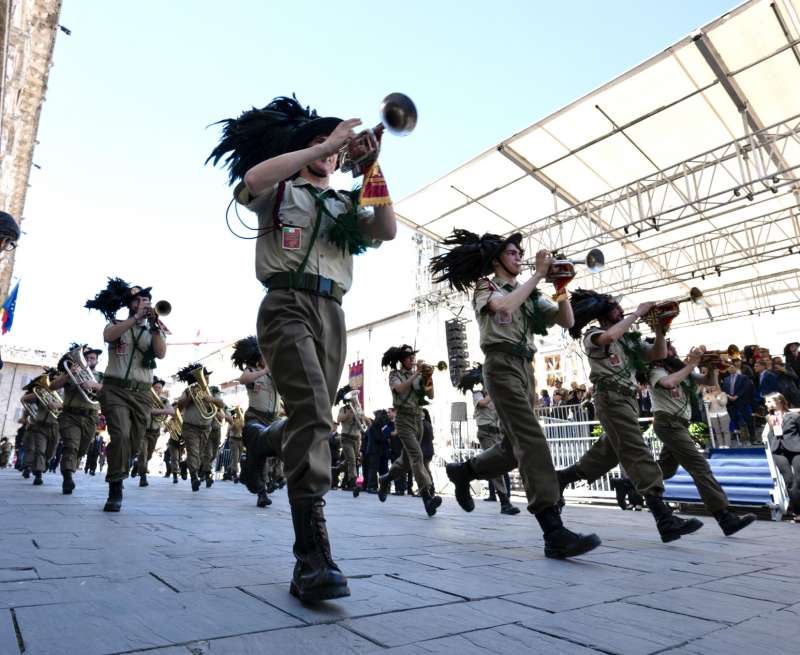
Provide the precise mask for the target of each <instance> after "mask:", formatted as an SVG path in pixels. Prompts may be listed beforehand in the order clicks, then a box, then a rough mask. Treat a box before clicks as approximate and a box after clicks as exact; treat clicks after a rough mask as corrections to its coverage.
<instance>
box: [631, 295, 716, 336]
mask: <svg viewBox="0 0 800 655" xmlns="http://www.w3.org/2000/svg"><path fill="white" fill-rule="evenodd" d="M685 302H691V303H693V304H695V305H698V306H699V307H705V305H706V301H705V300H704V299H703V292H702V291H700V289H698V288H697V287H692V288H691V289H689V297H688V298H681V299H680V300H665V301H663V302H660V303H657V304H656V305H655V307H653V309H651V310H650V311H649V312H648V314H647V316H644V317H643V320H644V322H645V323H647V325H649V326H650V329H651V330H653V331H655V329H656V328H655V326H656V324H660V325H661V327H662V328H663V330H664V332H667V331H668V330H669V328H670V325H671V324H672V321H673V320H675V317H676V316H678V314H680V313H681V307H680V306H681V303H685Z"/></svg>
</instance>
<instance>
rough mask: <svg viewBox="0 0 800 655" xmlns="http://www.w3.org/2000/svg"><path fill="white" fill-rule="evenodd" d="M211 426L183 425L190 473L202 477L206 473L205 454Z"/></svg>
mask: <svg viewBox="0 0 800 655" xmlns="http://www.w3.org/2000/svg"><path fill="white" fill-rule="evenodd" d="M209 432H210V428H209V426H207V425H206V426H202V425H192V424H190V423H184V424H183V433H182V434H183V441H184V443H185V444H186V465H187V466H188V467H189V471H190V472H191V473H193V474H195V475H197V476H200V477H202V473H205V470H204V469H203V468H202V467H203V459H204V455H203V453H205V452H206V450H207V448H208V434H209Z"/></svg>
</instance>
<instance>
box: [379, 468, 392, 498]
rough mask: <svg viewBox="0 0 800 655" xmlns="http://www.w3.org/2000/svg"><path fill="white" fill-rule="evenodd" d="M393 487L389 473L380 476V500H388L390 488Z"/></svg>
mask: <svg viewBox="0 0 800 655" xmlns="http://www.w3.org/2000/svg"><path fill="white" fill-rule="evenodd" d="M391 487H392V479H391V478H390V477H389V474H388V473H387V474H386V475H379V476H378V500H379V501H381V502H382V503H385V502H386V496H388V495H389V490H390V489H391Z"/></svg>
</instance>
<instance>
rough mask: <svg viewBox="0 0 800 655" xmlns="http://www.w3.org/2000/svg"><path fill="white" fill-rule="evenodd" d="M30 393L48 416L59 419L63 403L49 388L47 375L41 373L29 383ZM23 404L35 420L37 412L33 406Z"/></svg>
mask: <svg viewBox="0 0 800 655" xmlns="http://www.w3.org/2000/svg"><path fill="white" fill-rule="evenodd" d="M31 391H32V393H33V395H35V396H36V400H37V401H39V404H40V405H41V406H42V407H44V408H45V409H46V410H47V411H48V412H49V413H50V416H52V417H53V418H58V417H59V415H60V414H61V410H62V409H63V406H64V402H63V401H62V400H61V396H59V395H58V394H57V393H56V392H55V391H53V390H52V389H51V388H50V377H49V376H48V375H47V373H42V374H41V375H40V376H39V377H37V378H36V379H35V380H34V381H33V382H32V383H31ZM23 404H24V405H25V408H26V409H27V410H28V412H29V413H30V414H31V416H32V417H33V418H34V419H36V417H37V414H38V412H37V411H36V409H35V408H34V407H33V405H28V403H23Z"/></svg>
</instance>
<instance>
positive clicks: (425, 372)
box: [417, 359, 447, 404]
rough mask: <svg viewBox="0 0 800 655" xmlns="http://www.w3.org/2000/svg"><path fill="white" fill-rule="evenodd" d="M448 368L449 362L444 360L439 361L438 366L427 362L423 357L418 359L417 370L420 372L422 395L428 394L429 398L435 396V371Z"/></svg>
mask: <svg viewBox="0 0 800 655" xmlns="http://www.w3.org/2000/svg"><path fill="white" fill-rule="evenodd" d="M446 370H447V362H445V361H444V360H442V361H439V362H438V363H437V364H436V366H432V365H431V364H426V363H425V362H424V361H423V360H421V359H419V360H417V371H418V372H419V374H420V392H421V394H422V397H424V396H427V397H428V398H433V372H434V371H446ZM423 404H427V403H423Z"/></svg>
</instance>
